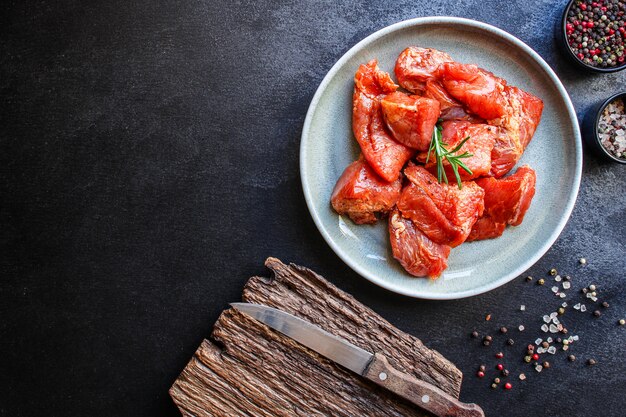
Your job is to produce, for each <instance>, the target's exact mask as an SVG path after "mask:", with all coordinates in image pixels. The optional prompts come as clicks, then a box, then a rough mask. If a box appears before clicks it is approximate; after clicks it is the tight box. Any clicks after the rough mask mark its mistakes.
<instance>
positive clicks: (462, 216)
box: [397, 163, 485, 247]
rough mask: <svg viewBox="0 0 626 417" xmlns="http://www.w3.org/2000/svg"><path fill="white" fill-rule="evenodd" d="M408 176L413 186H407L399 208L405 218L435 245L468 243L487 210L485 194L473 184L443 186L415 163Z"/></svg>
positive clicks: (411, 165) (399, 201)
mask: <svg viewBox="0 0 626 417" xmlns="http://www.w3.org/2000/svg"><path fill="white" fill-rule="evenodd" d="M404 174H405V175H406V177H407V178H408V179H409V181H410V183H409V184H408V185H407V186H405V187H404V189H403V190H402V194H401V195H400V199H399V200H398V203H397V207H398V209H399V210H400V212H401V213H402V215H403V216H404V217H406V218H408V219H411V220H412V221H413V222H414V223H415V226H416V227H417V228H418V229H419V230H420V231H421V232H422V233H424V234H425V235H426V236H428V238H429V239H431V240H432V241H433V242H435V243H439V244H443V245H449V246H452V247H455V246H458V245H460V244H461V243H463V242H464V241H465V239H466V238H467V235H468V234H469V233H470V230H471V229H472V226H473V225H474V223H475V222H476V220H477V219H478V218H479V217H480V216H482V214H483V210H484V202H483V198H484V194H485V193H484V191H483V189H482V188H480V187H479V186H478V185H476V183H474V182H473V181H467V182H463V188H462V189H460V190H459V188H458V186H457V185H456V184H450V185H447V184H439V183H438V182H437V178H435V177H434V176H433V175H432V174H431V173H430V172H428V171H427V170H426V169H425V168H424V167H422V166H417V165H414V164H412V163H409V165H408V166H407V167H406V168H405V170H404Z"/></svg>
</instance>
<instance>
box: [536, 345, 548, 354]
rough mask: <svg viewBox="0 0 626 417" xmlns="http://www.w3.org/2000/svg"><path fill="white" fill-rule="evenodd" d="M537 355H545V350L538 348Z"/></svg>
mask: <svg viewBox="0 0 626 417" xmlns="http://www.w3.org/2000/svg"><path fill="white" fill-rule="evenodd" d="M537 353H538V354H540V355H541V354H542V353H546V350H545V348H542V347H539V348H537Z"/></svg>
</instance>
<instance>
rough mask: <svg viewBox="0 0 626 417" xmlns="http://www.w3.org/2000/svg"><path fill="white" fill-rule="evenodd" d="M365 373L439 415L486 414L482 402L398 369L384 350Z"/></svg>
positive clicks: (480, 416) (471, 416)
mask: <svg viewBox="0 0 626 417" xmlns="http://www.w3.org/2000/svg"><path fill="white" fill-rule="evenodd" d="M363 376H365V377H366V378H367V379H369V380H370V381H372V382H374V383H376V384H378V385H380V386H382V387H385V388H387V389H388V390H389V391H391V392H393V393H395V394H397V395H399V396H401V397H402V398H404V399H407V400H409V401H411V402H412V403H413V404H415V405H418V406H419V407H421V408H423V409H424V410H426V411H430V412H431V413H433V414H435V415H436V416H439V417H484V416H485V413H484V412H483V410H482V409H481V408H480V407H479V406H478V405H476V404H466V403H462V402H461V401H459V400H458V399H456V398H454V397H453V396H451V395H450V394H447V393H445V392H443V391H442V390H440V389H439V388H437V387H436V386H434V385H432V384H429V383H427V382H424V381H420V380H419V379H417V378H415V377H413V376H411V375H408V374H405V373H403V372H400V371H398V370H397V369H395V368H394V367H392V366H391V365H390V364H389V361H388V360H387V358H386V357H385V356H384V355H381V354H380V353H375V354H374V359H372V362H371V363H370V364H369V366H368V367H367V369H366V370H365V374H364V375H363Z"/></svg>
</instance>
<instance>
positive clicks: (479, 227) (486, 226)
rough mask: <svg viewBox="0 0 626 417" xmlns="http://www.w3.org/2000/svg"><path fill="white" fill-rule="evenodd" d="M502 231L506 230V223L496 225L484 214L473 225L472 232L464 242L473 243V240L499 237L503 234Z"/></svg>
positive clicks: (496, 223)
mask: <svg viewBox="0 0 626 417" xmlns="http://www.w3.org/2000/svg"><path fill="white" fill-rule="evenodd" d="M504 229H506V223H498V222H496V221H494V220H493V219H492V218H491V217H489V215H487V214H485V215H484V216H483V217H481V218H480V219H478V220H477V221H476V223H474V226H473V227H472V231H471V232H470V234H469V236H468V237H467V240H465V241H466V242H473V241H475V240H485V239H493V238H496V237H500V236H502V233H504Z"/></svg>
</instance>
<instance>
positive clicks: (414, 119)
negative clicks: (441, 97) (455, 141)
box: [380, 91, 441, 151]
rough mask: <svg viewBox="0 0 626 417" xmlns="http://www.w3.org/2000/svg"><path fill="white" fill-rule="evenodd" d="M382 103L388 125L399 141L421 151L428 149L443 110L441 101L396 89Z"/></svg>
mask: <svg viewBox="0 0 626 417" xmlns="http://www.w3.org/2000/svg"><path fill="white" fill-rule="evenodd" d="M380 104H381V107H382V111H383V116H384V119H385V122H386V124H387V127H388V128H389V130H390V131H391V133H392V135H393V137H394V138H395V139H396V140H397V141H398V142H400V143H401V144H403V145H405V146H408V147H410V148H413V149H417V150H419V151H423V150H427V149H428V145H429V144H430V140H431V138H432V135H433V129H434V128H435V124H437V118H439V113H440V111H441V109H440V107H439V102H437V101H436V100H433V99H430V98H425V97H420V96H415V95H412V96H409V95H406V94H404V93H401V92H399V91H396V92H394V93H391V94H388V95H386V96H385V97H384V98H383V99H382V100H381V102H380Z"/></svg>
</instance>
